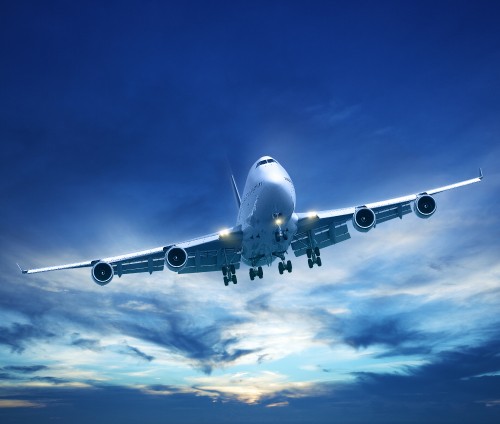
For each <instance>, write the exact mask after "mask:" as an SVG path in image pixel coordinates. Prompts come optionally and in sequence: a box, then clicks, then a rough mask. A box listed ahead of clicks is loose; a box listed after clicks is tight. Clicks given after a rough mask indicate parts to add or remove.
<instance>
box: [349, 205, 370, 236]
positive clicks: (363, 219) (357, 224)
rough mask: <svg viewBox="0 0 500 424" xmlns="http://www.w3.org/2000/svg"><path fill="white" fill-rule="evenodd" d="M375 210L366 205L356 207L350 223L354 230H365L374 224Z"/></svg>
mask: <svg viewBox="0 0 500 424" xmlns="http://www.w3.org/2000/svg"><path fill="white" fill-rule="evenodd" d="M375 222H376V217H375V212H373V211H372V210H371V209H370V208H367V207H366V206H362V207H360V208H356V211H355V212H354V215H353V216H352V223H353V226H354V228H356V230H358V231H361V232H366V231H368V230H370V229H371V228H373V227H374V226H375Z"/></svg>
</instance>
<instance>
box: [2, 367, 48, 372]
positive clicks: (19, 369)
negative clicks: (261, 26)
mask: <svg viewBox="0 0 500 424" xmlns="http://www.w3.org/2000/svg"><path fill="white" fill-rule="evenodd" d="M48 368H49V367H47V366H46V365H8V366H6V367H3V369H4V370H6V371H14V372H19V373H23V374H30V373H34V372H38V371H42V370H46V369H48Z"/></svg>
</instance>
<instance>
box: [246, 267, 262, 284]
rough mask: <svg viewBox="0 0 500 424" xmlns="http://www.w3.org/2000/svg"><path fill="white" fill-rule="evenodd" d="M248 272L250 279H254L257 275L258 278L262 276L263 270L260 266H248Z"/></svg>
mask: <svg viewBox="0 0 500 424" xmlns="http://www.w3.org/2000/svg"><path fill="white" fill-rule="evenodd" d="M249 274H250V280H252V281H253V280H254V279H255V277H259V278H262V277H263V276H264V272H263V271H262V267H261V266H259V267H258V268H255V267H254V268H250V271H249Z"/></svg>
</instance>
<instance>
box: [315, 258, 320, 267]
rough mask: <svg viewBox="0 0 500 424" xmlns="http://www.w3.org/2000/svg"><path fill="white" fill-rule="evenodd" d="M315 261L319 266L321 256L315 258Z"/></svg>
mask: <svg viewBox="0 0 500 424" xmlns="http://www.w3.org/2000/svg"><path fill="white" fill-rule="evenodd" d="M316 263H317V264H318V266H321V258H316Z"/></svg>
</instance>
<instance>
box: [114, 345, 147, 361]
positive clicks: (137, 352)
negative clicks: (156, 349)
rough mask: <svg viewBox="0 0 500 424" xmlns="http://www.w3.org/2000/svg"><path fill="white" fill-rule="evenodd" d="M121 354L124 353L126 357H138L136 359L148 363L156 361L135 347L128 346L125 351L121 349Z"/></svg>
mask: <svg viewBox="0 0 500 424" xmlns="http://www.w3.org/2000/svg"><path fill="white" fill-rule="evenodd" d="M120 353H124V354H126V355H132V356H136V357H138V358H141V359H144V360H146V361H148V362H151V361H152V360H153V359H155V357H154V356H151V355H147V354H145V353H144V352H142V351H141V350H139V349H138V348H136V347H133V346H129V345H126V346H125V347H124V348H123V349H121V350H120Z"/></svg>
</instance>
